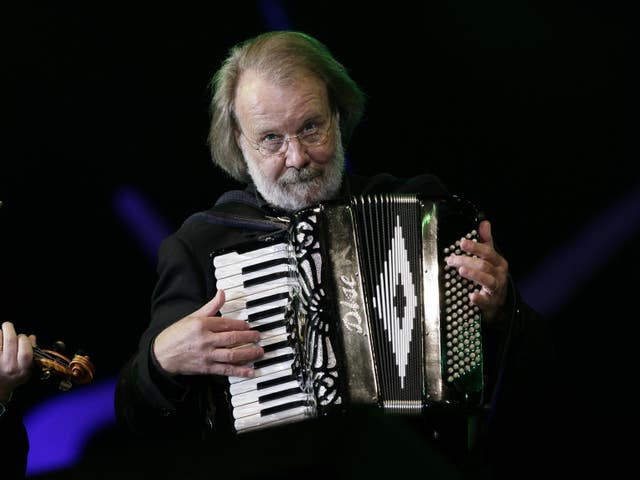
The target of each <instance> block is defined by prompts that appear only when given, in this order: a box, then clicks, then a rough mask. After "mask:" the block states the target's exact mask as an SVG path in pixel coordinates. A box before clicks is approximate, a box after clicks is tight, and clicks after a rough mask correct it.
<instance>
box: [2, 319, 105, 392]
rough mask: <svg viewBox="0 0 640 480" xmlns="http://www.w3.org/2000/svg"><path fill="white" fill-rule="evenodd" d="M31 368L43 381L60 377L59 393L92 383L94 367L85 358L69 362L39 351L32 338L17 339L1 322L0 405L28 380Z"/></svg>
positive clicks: (9, 325)
mask: <svg viewBox="0 0 640 480" xmlns="http://www.w3.org/2000/svg"><path fill="white" fill-rule="evenodd" d="M34 364H35V365H37V366H39V367H40V368H41V369H42V372H43V377H45V378H48V377H49V376H51V374H52V373H53V374H56V375H58V376H60V377H61V381H60V389H61V390H68V389H69V388H71V384H72V383H88V382H90V381H91V380H93V374H94V367H93V365H92V364H91V362H90V361H89V358H88V357H86V356H83V355H76V356H74V358H73V360H69V359H68V358H66V357H65V356H63V355H62V354H60V353H58V352H55V351H52V350H42V349H40V348H38V347H37V346H36V337H35V335H29V336H27V335H24V334H19V335H18V334H17V333H16V330H15V328H14V326H13V324H12V323H11V322H4V323H3V324H2V330H1V331H0V402H6V401H8V400H9V398H10V397H11V393H12V392H13V391H14V390H15V389H16V388H17V387H19V386H20V385H22V384H23V383H26V382H27V381H28V380H29V378H30V377H31V375H32V373H33V368H34Z"/></svg>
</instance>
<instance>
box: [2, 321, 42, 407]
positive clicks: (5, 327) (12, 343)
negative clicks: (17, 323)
mask: <svg viewBox="0 0 640 480" xmlns="http://www.w3.org/2000/svg"><path fill="white" fill-rule="evenodd" d="M35 345H36V337H35V336H34V335H30V336H29V337H27V336H26V335H24V334H20V335H18V334H16V330H15V328H14V327H13V324H12V323H11V322H4V323H3V324H2V330H1V331H0V402H2V401H5V402H6V401H8V400H9V397H10V396H11V393H12V392H13V390H15V388H16V387H18V386H20V385H22V384H23V383H25V382H26V381H27V380H28V379H29V376H30V375H31V368H32V365H33V347H35Z"/></svg>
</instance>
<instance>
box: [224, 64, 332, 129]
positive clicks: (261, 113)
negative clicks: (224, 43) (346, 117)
mask: <svg viewBox="0 0 640 480" xmlns="http://www.w3.org/2000/svg"><path fill="white" fill-rule="evenodd" d="M234 103H235V105H234V110H235V113H236V115H237V116H240V117H252V118H253V119H255V120H258V121H259V120H261V119H262V120H264V121H273V120H278V119H282V118H287V119H290V120H293V119H294V118H295V117H297V116H300V117H305V116H308V115H325V114H327V113H328V109H329V102H328V95H327V89H326V86H325V84H324V82H323V81H322V80H320V79H318V78H317V77H315V76H312V75H309V74H306V75H298V76H296V77H295V78H290V79H289V81H287V82H282V81H276V80H274V79H273V78H270V77H268V76H266V75H264V74H260V73H256V72H253V71H247V72H245V73H243V75H242V76H241V77H240V80H239V82H238V86H237V89H236V96H235V102H234Z"/></svg>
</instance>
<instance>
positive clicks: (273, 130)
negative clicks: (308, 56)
mask: <svg viewBox="0 0 640 480" xmlns="http://www.w3.org/2000/svg"><path fill="white" fill-rule="evenodd" d="M235 116H236V120H237V122H238V124H239V126H240V130H237V131H236V141H237V142H238V145H239V147H240V150H241V151H242V154H243V156H244V158H245V161H246V162H247V168H248V170H249V174H250V175H251V178H252V180H253V181H254V183H255V184H256V187H257V189H258V191H259V192H260V194H261V195H262V196H263V197H264V198H265V200H267V202H269V203H270V204H272V205H274V206H277V207H280V208H283V209H285V210H288V211H294V210H297V209H299V208H302V207H305V206H308V205H311V204H314V203H317V202H319V201H321V200H326V199H329V198H332V197H333V196H334V195H335V194H336V193H337V191H338V189H339V188H340V183H341V181H342V170H343V166H344V152H343V149H342V143H341V139H340V129H339V125H338V118H337V117H334V118H331V109H330V107H329V99H328V96H327V90H326V87H325V85H324V83H322V82H321V81H320V80H318V79H317V78H315V77H312V76H308V75H307V76H300V77H298V78H297V79H296V80H295V81H293V82H291V83H289V84H287V85H277V84H275V83H273V82H272V81H269V80H268V79H267V78H265V77H263V76H261V75H259V74H256V73H255V72H252V71H248V72H245V73H244V74H243V75H242V77H241V79H240V82H239V84H238V89H237V91H236V97H235ZM329 124H330V125H332V126H331V128H330V130H329V134H328V138H327V140H326V141H325V142H323V143H321V144H320V145H314V146H305V145H303V144H301V143H300V141H299V140H298V139H297V138H289V139H288V140H287V141H286V142H285V145H284V147H283V148H286V150H285V151H284V153H280V154H273V155H264V154H263V153H261V152H260V151H259V150H257V149H256V147H257V145H258V144H259V143H260V142H262V141H263V140H264V139H265V138H274V136H280V137H283V136H284V137H293V136H296V135H299V134H301V133H303V132H305V131H308V130H309V128H312V127H313V126H314V125H329Z"/></svg>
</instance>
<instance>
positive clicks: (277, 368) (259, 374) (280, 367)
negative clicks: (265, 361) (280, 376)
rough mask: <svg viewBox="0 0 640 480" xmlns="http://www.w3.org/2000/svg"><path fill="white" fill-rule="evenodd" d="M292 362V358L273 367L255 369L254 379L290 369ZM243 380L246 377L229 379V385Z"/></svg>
mask: <svg viewBox="0 0 640 480" xmlns="http://www.w3.org/2000/svg"><path fill="white" fill-rule="evenodd" d="M293 361H294V359H293V358H292V359H291V360H287V361H285V362H282V363H274V364H273V365H267V366H266V367H262V368H256V370H255V374H254V378H256V377H262V376H263V375H266V374H267V373H273V372H279V371H281V370H285V369H287V368H291V365H293ZM243 380H246V377H229V383H231V384H233V383H236V382H241V381H243Z"/></svg>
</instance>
